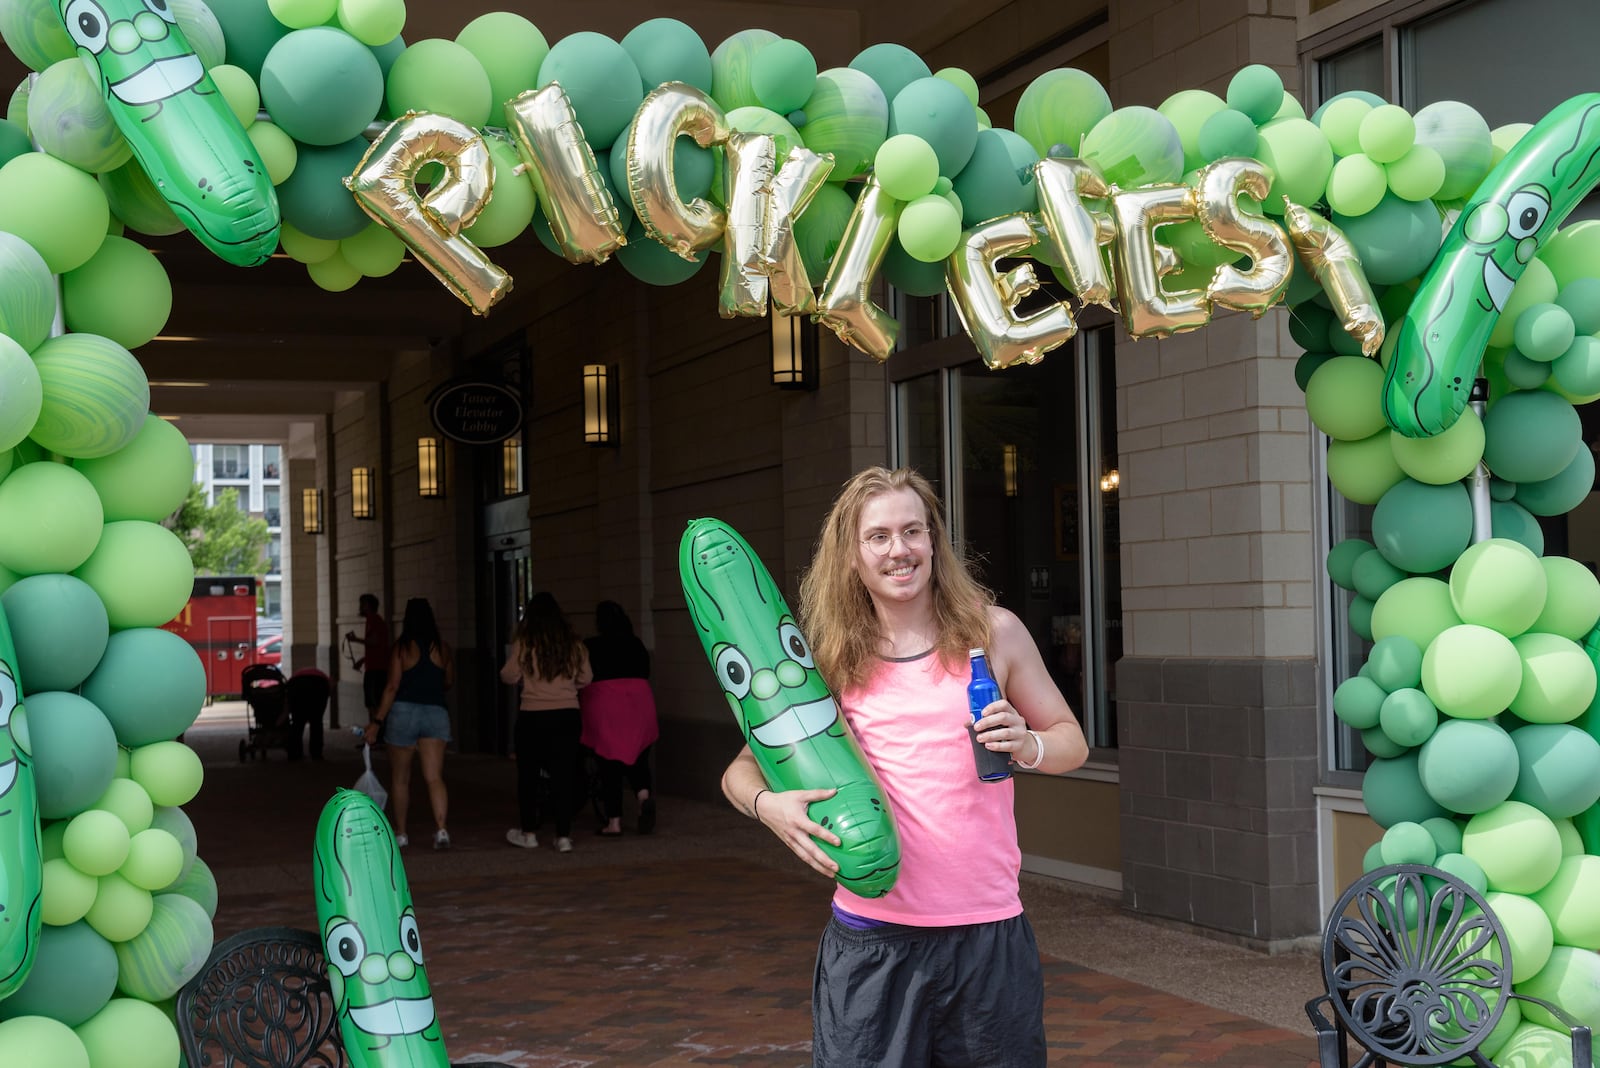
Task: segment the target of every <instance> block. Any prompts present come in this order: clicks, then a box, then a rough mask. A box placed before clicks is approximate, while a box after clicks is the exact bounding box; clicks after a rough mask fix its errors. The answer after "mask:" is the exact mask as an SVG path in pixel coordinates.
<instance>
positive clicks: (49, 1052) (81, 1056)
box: [0, 1016, 110, 1068]
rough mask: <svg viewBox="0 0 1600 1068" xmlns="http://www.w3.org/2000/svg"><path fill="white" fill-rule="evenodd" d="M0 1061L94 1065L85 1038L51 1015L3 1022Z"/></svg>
mask: <svg viewBox="0 0 1600 1068" xmlns="http://www.w3.org/2000/svg"><path fill="white" fill-rule="evenodd" d="M0 1062H3V1063H5V1064H19V1065H20V1064H30V1065H31V1064H40V1065H43V1064H48V1065H49V1066H50V1068H90V1064H89V1051H88V1050H87V1049H86V1048H85V1047H84V1044H83V1041H82V1040H81V1039H79V1038H78V1036H77V1035H76V1034H74V1033H73V1031H72V1028H70V1027H68V1026H67V1025H66V1024H64V1023H61V1022H60V1021H59V1020H52V1019H50V1018H49V1017H48V1016H18V1017H17V1018H16V1019H14V1020H5V1021H0ZM106 1063H110V1062H106Z"/></svg>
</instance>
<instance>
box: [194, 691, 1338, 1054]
mask: <svg viewBox="0 0 1600 1068" xmlns="http://www.w3.org/2000/svg"><path fill="white" fill-rule="evenodd" d="M245 729H246V727H245V716H244V706H243V705H242V704H219V705H215V706H212V707H211V708H208V709H207V711H206V712H205V713H204V714H203V715H202V717H201V720H200V722H199V723H197V724H196V725H195V727H194V728H192V729H191V730H190V732H189V734H188V735H187V736H186V740H187V741H188V742H189V743H190V744H191V745H193V746H194V747H195V749H196V750H197V751H199V752H200V754H201V757H202V759H203V760H204V762H205V764H206V782H205V786H204V788H203V789H202V791H201V793H200V796H199V797H198V798H197V799H196V800H195V801H194V802H192V803H191V804H190V805H189V806H188V807H187V809H186V811H188V813H189V815H190V816H191V818H192V819H193V821H194V823H195V827H196V830H197V832H198V835H199V842H200V855H201V857H203V858H204V859H205V860H206V862H207V863H208V864H209V865H210V866H211V867H212V869H213V871H214V872H215V873H216V876H217V882H218V887H219V890H220V894H221V905H220V907H219V909H218V913H217V917H216V935H217V937H218V938H219V939H220V938H223V937H225V936H227V935H229V934H232V933H233V932H235V931H238V930H242V929H244V928H247V927H254V926H260V925H265V924H287V925H290V926H298V927H305V928H308V929H314V928H315V926H316V912H315V907H314V904H313V901H312V897H311V893H310V881H311V844H312V834H313V831H314V828H315V825H316V820H317V816H318V814H319V812H320V810H321V807H322V805H323V804H324V803H325V802H326V800H327V798H328V797H329V796H331V794H332V792H333V790H334V789H336V788H337V787H340V786H349V785H352V784H353V783H354V781H355V779H356V776H357V775H358V774H359V772H360V766H361V764H360V750H359V749H358V748H357V746H356V744H355V739H353V738H352V737H351V736H350V735H349V734H348V733H338V734H333V733H330V735H329V737H328V739H327V747H326V752H325V759H324V760H322V761H309V760H307V761H301V762H297V763H289V762H286V760H285V759H284V756H283V754H282V752H281V751H280V752H274V753H272V754H270V756H269V757H268V759H267V760H265V761H263V760H253V761H251V762H249V763H245V764H241V763H239V761H238V756H237V752H238V741H239V739H241V738H242V737H244V732H245ZM376 766H377V768H378V772H379V775H380V776H381V777H382V778H383V779H384V781H385V783H386V784H387V782H388V781H389V776H388V767H387V762H386V761H385V760H384V759H383V758H382V754H381V752H380V753H379V754H378V759H377V761H376ZM514 773H515V764H514V762H512V761H511V760H508V759H503V758H497V757H489V756H477V755H473V756H462V755H457V754H451V755H450V756H449V758H448V759H447V760H446V765H445V777H446V780H447V782H448V784H449V787H450V805H451V817H450V830H451V836H452V838H453V841H454V846H453V848H452V849H451V850H449V851H448V852H443V853H435V852H434V851H432V850H431V849H430V848H428V847H427V846H426V845H425V844H423V843H424V842H426V841H427V839H428V835H427V834H426V833H425V832H426V831H427V830H428V828H429V827H430V826H431V820H430V819H429V817H428V815H427V802H426V797H425V795H424V793H423V790H422V786H421V782H420V780H418V781H415V782H414V783H413V798H412V811H413V813H414V816H413V819H412V826H411V828H410V830H411V832H412V834H413V836H414V839H415V840H416V841H417V844H415V845H413V846H411V847H410V848H408V849H407V850H406V871H407V874H408V877H409V879H410V881H411V886H412V892H413V898H414V900H415V903H416V906H417V912H418V916H419V919H420V921H421V925H422V933H423V938H424V942H425V945H426V947H427V948H426V952H427V954H428V973H429V977H430V979H431V981H432V983H433V987H434V993H435V998H436V1000H437V1004H438V1008H439V1014H440V1017H441V1019H442V1020H443V1021H444V1023H445V1033H446V1041H447V1044H448V1048H449V1051H450V1055H451V1057H452V1059H454V1060H458V1061H459V1060H468V1059H474V1058H478V1059H493V1060H500V1061H504V1062H506V1063H508V1064H514V1065H518V1066H521V1068H546V1066H550V1068H554V1066H561V1068H579V1066H591V1065H593V1066H601V1065H604V1066H619V1068H624V1066H626V1068H639V1066H647V1065H652V1066H653V1065H706V1064H725V1065H773V1066H779V1065H782V1066H792V1068H800V1066H804V1065H807V1064H809V1045H810V1042H809V1038H810V1015H809V1013H810V1009H809V1002H810V983H811V966H812V960H813V955H814V953H815V949H816V940H817V937H818V934H819V933H820V931H821V929H822V925H823V923H824V922H825V920H826V917H827V909H828V898H829V884H828V883H827V882H826V881H825V880H822V879H820V878H818V877H816V876H814V875H812V874H811V873H810V872H809V870H808V869H806V868H804V867H803V866H801V865H800V864H799V862H798V861H796V860H795V859H794V858H793V857H792V856H791V855H790V854H789V852H788V851H787V850H786V849H785V848H784V847H783V846H781V845H780V844H779V843H778V842H777V841H776V840H775V839H774V838H773V837H772V836H771V835H770V834H768V833H767V832H766V831H765V830H764V829H762V828H761V827H760V826H759V825H758V824H755V823H753V822H752V821H750V820H747V819H744V818H743V817H741V816H739V815H738V814H737V813H736V812H734V811H733V810H732V809H731V808H730V807H728V806H726V805H716V804H707V803H703V802H694V801H686V800H679V799H675V798H671V797H666V798H662V799H660V820H659V823H658V826H657V830H656V833H654V834H653V835H650V836H640V835H637V834H634V833H632V823H631V820H630V821H627V823H626V826H627V827H628V828H629V833H628V834H626V835H624V836H623V837H622V838H601V837H597V836H596V835H595V834H594V826H595V821H594V820H593V819H592V818H591V816H590V814H588V813H585V814H583V815H581V816H580V818H579V821H578V824H577V827H576V829H575V836H574V837H575V841H576V843H577V848H576V850H575V851H574V852H572V853H569V854H564V855H563V854H558V853H556V852H555V850H554V849H552V848H550V846H551V845H553V837H547V835H545V834H541V836H540V837H541V847H540V848H539V849H536V850H521V849H513V848H511V847H509V846H508V845H506V843H505V841H504V834H505V830H506V828H507V827H509V826H511V825H512V823H513V822H514V821H515V811H516V798H515V784H514ZM1023 894H1024V899H1025V902H1026V904H1027V907H1028V912H1029V915H1030V917H1031V918H1032V920H1033V923H1034V925H1035V928H1036V930H1037V931H1038V935H1039V942H1040V947H1041V950H1042V951H1043V952H1044V954H1045V957H1046V959H1045V979H1046V1017H1047V1025H1048V1030H1049V1036H1050V1046H1051V1063H1052V1064H1072V1065H1078V1066H1090V1065H1107V1066H1109V1065H1118V1066H1126V1065H1129V1064H1137V1065H1148V1064H1173V1065H1189V1064H1226V1065H1231V1066H1236V1068H1284V1066H1289V1068H1299V1066H1302V1065H1307V1064H1310V1063H1311V1062H1312V1061H1313V1060H1314V1058H1315V1042H1314V1040H1313V1039H1312V1037H1311V1034H1310V1029H1309V1026H1308V1025H1307V1024H1306V1023H1305V1017H1304V1014H1303V1012H1302V1011H1301V1008H1300V1006H1301V1005H1302V1004H1303V1003H1304V1002H1305V1001H1306V999H1308V998H1310V997H1312V996H1314V995H1315V994H1316V993H1317V992H1318V991H1319V989H1320V979H1319V967H1318V964H1317V962H1316V960H1315V959H1314V958H1313V957H1311V956H1308V955H1299V954H1290V955H1284V956H1278V957H1265V956H1261V955H1259V954H1256V953H1253V952H1251V951H1248V950H1243V949H1239V948H1237V947H1233V946H1229V945H1226V944H1222V943H1218V942H1214V941H1212V940H1210V939H1206V938H1203V937H1199V936H1197V935H1194V934H1192V933H1189V932H1186V931H1179V930H1173V929H1171V928H1168V927H1165V926H1161V925H1157V924H1154V923H1150V922H1147V921H1144V920H1141V919H1138V918H1136V917H1132V916H1130V915H1128V914H1126V913H1125V912H1123V910H1122V909H1121V908H1120V905H1119V903H1118V901H1117V900H1116V899H1115V898H1114V897H1108V896H1107V895H1104V894H1102V893H1099V892H1096V891H1088V890H1081V889H1078V888H1075V887H1071V886H1067V885H1065V884H1061V883H1056V882H1052V881H1046V880H1036V879H1031V878H1030V879H1028V880H1026V882H1025V885H1024V888H1023Z"/></svg>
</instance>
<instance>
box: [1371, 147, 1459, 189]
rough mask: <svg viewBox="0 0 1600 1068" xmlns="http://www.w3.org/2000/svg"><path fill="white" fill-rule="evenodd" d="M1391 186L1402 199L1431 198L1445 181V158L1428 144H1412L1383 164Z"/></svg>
mask: <svg viewBox="0 0 1600 1068" xmlns="http://www.w3.org/2000/svg"><path fill="white" fill-rule="evenodd" d="M1383 170H1384V174H1385V175H1386V176H1387V177H1388V180H1389V188H1390V189H1392V190H1393V191H1394V195H1395V196H1397V197H1399V198H1400V199H1401V200H1411V201H1420V200H1427V199H1429V198H1430V197H1433V196H1435V195H1437V194H1438V192H1439V187H1440V186H1442V185H1444V177H1445V176H1444V160H1443V159H1441V158H1440V157H1439V153H1437V152H1435V151H1434V150H1433V149H1432V148H1430V147H1428V146H1427V145H1412V146H1411V148H1410V150H1409V151H1407V152H1406V154H1405V155H1403V156H1401V157H1400V158H1399V159H1397V160H1395V161H1394V162H1393V163H1389V164H1386V165H1385V166H1384V168H1383Z"/></svg>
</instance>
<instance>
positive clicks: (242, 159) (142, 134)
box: [56, 0, 279, 267]
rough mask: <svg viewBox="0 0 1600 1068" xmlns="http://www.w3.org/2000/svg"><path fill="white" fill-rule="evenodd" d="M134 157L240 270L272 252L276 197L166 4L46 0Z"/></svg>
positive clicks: (199, 233) (155, 0) (186, 219)
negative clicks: (50, 1)
mask: <svg viewBox="0 0 1600 1068" xmlns="http://www.w3.org/2000/svg"><path fill="white" fill-rule="evenodd" d="M56 9H57V11H58V12H59V13H60V15H61V21H62V22H63V23H65V24H66V27H67V34H68V36H70V37H71V38H72V43H73V44H74V45H76V46H77V49H78V56H79V58H80V59H82V60H83V61H84V63H86V64H87V65H88V66H89V70H90V73H91V74H93V75H94V77H95V79H96V80H97V81H98V83H99V85H100V91H101V93H102V95H104V97H105V100H106V105H107V106H108V107H109V108H110V109H111V117H112V119H113V120H114V121H115V122H116V124H117V129H119V130H121V131H122V134H123V136H124V137H126V138H127V139H128V144H129V145H131V146H132V147H133V155H134V158H135V159H137V160H138V161H139V165H140V166H141V167H143V168H144V170H145V173H146V174H148V175H149V176H150V180H151V182H153V183H154V184H155V187H156V188H157V189H158V190H160V192H161V196H162V198H163V199H164V200H166V202H167V203H168V204H170V205H171V206H172V210H173V211H174V212H175V213H176V214H177V216H178V218H179V219H181V220H182V221H183V224H184V225H185V226H187V227H188V228H189V230H190V231H191V232H192V233H193V234H194V235H195V237H197V238H199V239H200V242H201V243H202V244H204V245H205V246H206V247H207V248H209V249H211V251H213V252H215V253H216V254H217V255H218V256H221V257H222V258H223V259H225V260H227V261H228V262H229V263H233V264H237V265H239V266H241V267H254V266H256V265H257V264H261V263H265V262H266V261H267V257H269V256H271V255H272V252H273V250H274V249H276V248H277V247H278V228H279V215H278V194H277V193H276V192H275V191H274V190H273V188H272V179H271V178H269V177H268V176H267V168H266V167H265V166H264V165H263V164H262V162H261V156H260V154H259V153H257V152H256V149H255V145H254V144H252V143H251V141H250V138H249V137H248V136H247V135H246V134H245V132H244V127H242V126H240V125H239V120H238V119H236V118H234V116H233V112H232V111H231V110H229V108H228V103H227V101H226V100H224V99H223V97H222V94H221V93H220V92H218V91H217V87H216V85H215V84H213V83H212V81H211V76H210V75H209V74H207V73H206V70H205V67H204V66H203V65H201V63H200V57H199V56H198V55H196V54H195V51H194V49H193V48H192V47H191V46H190V44H189V41H188V39H187V38H185V37H184V35H183V31H182V30H181V29H179V27H178V21H177V16H176V15H174V14H173V12H172V8H171V6H170V5H169V4H168V3H167V2H166V0H56Z"/></svg>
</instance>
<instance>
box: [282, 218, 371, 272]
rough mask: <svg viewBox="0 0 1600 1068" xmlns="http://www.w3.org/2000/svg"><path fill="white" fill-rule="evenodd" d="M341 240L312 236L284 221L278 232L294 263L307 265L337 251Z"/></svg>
mask: <svg viewBox="0 0 1600 1068" xmlns="http://www.w3.org/2000/svg"><path fill="white" fill-rule="evenodd" d="M373 225H376V224H373ZM361 232H365V230H364V229H363V230H362V231H358V233H361ZM351 236H354V235H351ZM341 240H344V239H342V238H324V237H312V236H311V235H310V234H308V233H305V232H303V231H302V230H300V229H299V228H298V227H296V226H294V225H293V224H291V223H284V224H283V228H282V229H281V230H280V231H279V232H278V241H279V243H280V244H281V245H282V246H283V251H284V252H285V253H286V254H287V255H288V256H289V258H290V259H292V260H294V261H295V262H296V263H303V264H306V265H307V266H310V265H311V264H313V263H321V262H322V261H323V260H325V259H327V258H328V257H330V256H332V255H334V254H335V253H336V252H338V251H339V246H340V242H341Z"/></svg>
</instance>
